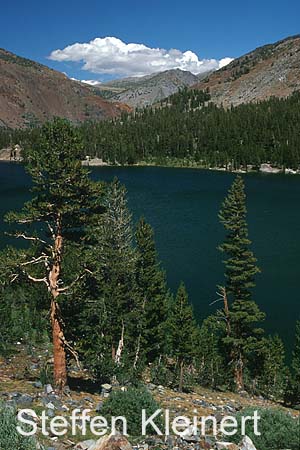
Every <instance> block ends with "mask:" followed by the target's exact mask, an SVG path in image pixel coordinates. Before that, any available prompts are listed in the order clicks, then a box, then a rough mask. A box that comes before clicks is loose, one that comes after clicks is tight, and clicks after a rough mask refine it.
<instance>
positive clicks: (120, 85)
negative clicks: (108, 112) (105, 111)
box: [95, 69, 203, 108]
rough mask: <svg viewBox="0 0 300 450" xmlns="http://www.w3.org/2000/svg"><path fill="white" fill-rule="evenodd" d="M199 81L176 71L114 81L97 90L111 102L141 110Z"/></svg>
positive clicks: (190, 74) (181, 71)
mask: <svg viewBox="0 0 300 450" xmlns="http://www.w3.org/2000/svg"><path fill="white" fill-rule="evenodd" d="M202 76H203V74H202ZM198 81H199V78H198V76H197V75H193V74H192V73H191V72H187V71H183V70H180V69H174V70H167V71H165V72H159V73H155V74H153V75H146V76H144V77H130V78H124V79H121V80H113V81H110V82H108V83H104V84H101V85H99V86H97V87H96V88H95V90H100V92H101V93H102V95H103V96H104V97H105V98H109V99H110V100H114V101H118V102H122V103H126V104H127V105H129V106H132V107H134V108H136V107H140V108H141V107H143V106H147V105H152V104H154V103H156V102H159V101H160V100H162V99H164V98H166V97H169V95H172V94H174V93H175V92H178V90H179V89H181V88H184V87H188V86H192V85H193V84H195V83H197V82H198Z"/></svg>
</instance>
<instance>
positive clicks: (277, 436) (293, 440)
mask: <svg viewBox="0 0 300 450" xmlns="http://www.w3.org/2000/svg"><path fill="white" fill-rule="evenodd" d="M256 410H257V412H258V416H259V417H260V420H259V422H258V431H259V432H260V434H261V435H260V436H255V434H254V431H253V422H251V421H249V422H246V434H247V436H249V437H250V438H251V439H252V441H253V443H254V445H255V447H256V448H257V449H258V450H272V449H274V450H275V449H280V448H288V449H290V450H299V448H300V423H299V418H298V419H294V418H293V417H291V416H289V415H288V414H286V413H284V412H283V411H280V410H277V409H259V408H249V409H245V410H243V411H241V412H240V413H239V414H238V415H237V419H238V422H239V424H240V423H241V416H252V415H253V413H254V411H256ZM239 430H240V426H239ZM241 438H242V437H241V435H236V436H235V437H234V440H235V441H236V442H237V443H238V442H239V441H240V440H241Z"/></svg>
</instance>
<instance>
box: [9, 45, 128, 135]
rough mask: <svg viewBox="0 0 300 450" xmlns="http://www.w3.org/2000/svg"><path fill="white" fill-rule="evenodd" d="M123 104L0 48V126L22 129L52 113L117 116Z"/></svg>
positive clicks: (80, 117)
mask: <svg viewBox="0 0 300 450" xmlns="http://www.w3.org/2000/svg"><path fill="white" fill-rule="evenodd" d="M124 109H125V110H129V108H128V107H127V106H125V105H122V104H119V103H112V102H108V101H106V100H104V99H103V98H102V97H101V96H100V95H99V93H98V94H97V92H96V91H95V90H94V89H92V88H91V87H89V86H86V85H82V84H79V83H77V82H76V81H72V80H70V79H69V78H68V77H67V76H66V75H64V74H62V73H60V72H57V71H55V70H52V69H50V68H48V67H46V66H44V65H42V64H39V63H36V62H34V61H31V60H29V59H26V58H21V57H19V56H17V55H15V54H13V53H10V52H8V51H6V50H4V49H0V126H5V127H12V128H21V127H25V126H28V125H31V124H40V123H42V122H44V121H45V120H48V119H51V118H52V117H53V116H60V117H65V118H67V119H70V120H71V121H73V122H81V121H84V120H86V119H94V120H101V119H104V118H107V117H117V116H119V115H120V113H121V111H122V110H124Z"/></svg>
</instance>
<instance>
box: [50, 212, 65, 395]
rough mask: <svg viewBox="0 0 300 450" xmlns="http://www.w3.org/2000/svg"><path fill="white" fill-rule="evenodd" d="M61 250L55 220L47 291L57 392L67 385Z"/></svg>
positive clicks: (58, 231) (59, 219)
mask: <svg viewBox="0 0 300 450" xmlns="http://www.w3.org/2000/svg"><path fill="white" fill-rule="evenodd" d="M62 249H63V239H62V235H61V218H60V216H59V217H58V219H57V234H56V236H55V241H54V249H53V265H52V267H51V270H50V273H49V289H50V294H51V296H52V298H51V315H50V317H51V327H52V341H53V359H54V370H53V371H54V373H53V375H54V384H55V387H56V388H57V389H59V390H63V389H64V387H65V385H66V384H67V360H66V348H65V338H64V331H63V322H62V318H61V314H60V307H59V304H58V302H57V298H58V296H59V286H58V281H59V277H60V273H61V258H62Z"/></svg>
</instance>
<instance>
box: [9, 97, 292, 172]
mask: <svg viewBox="0 0 300 450" xmlns="http://www.w3.org/2000/svg"><path fill="white" fill-rule="evenodd" d="M299 106H300V94H299V93H295V94H293V95H292V96H291V97H288V98H287V99H277V98H271V99H270V100H267V101H264V102H260V103H257V104H247V105H240V106H238V107H235V108H234V107H232V108H230V109H225V108H223V107H218V106H216V105H214V104H212V103H210V101H209V94H208V93H206V92H202V91H189V90H187V89H185V90H183V91H181V92H180V93H178V94H174V95H173V96H171V97H169V98H168V100H167V101H164V102H162V103H161V104H160V105H157V106H156V108H150V107H149V108H144V109H142V110H141V111H138V112H136V113H135V114H123V115H122V117H121V118H120V119H114V120H109V121H105V122H98V123H96V122H86V123H84V124H82V125H81V126H80V128H79V131H80V134H81V136H82V138H83V141H84V152H83V154H82V157H84V156H85V155H89V156H91V157H93V156H97V157H99V158H102V159H103V160H104V161H107V162H109V163H112V164H135V163H141V162H144V163H153V164H169V165H172V164H176V163H177V162H178V161H179V162H180V164H181V165H187V166H188V165H198V166H201V167H207V168H208V167H219V168H221V167H223V168H227V169H240V168H244V169H246V170H247V168H249V166H254V167H259V166H260V164H261V163H266V162H268V163H271V164H272V165H274V166H278V167H280V168H285V167H289V168H293V169H297V168H298V166H299V163H300V149H299V140H300V127H299V123H300V107H299ZM38 134H39V129H32V130H27V131H12V130H2V131H1V132H0V147H4V146H7V145H9V143H10V142H12V143H21V145H23V147H25V149H26V148H29V147H30V146H31V145H32V144H34V142H35V140H36V138H37V136H38ZM25 153H26V152H25Z"/></svg>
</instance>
